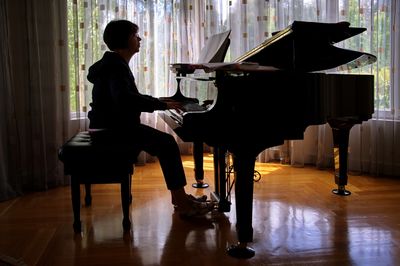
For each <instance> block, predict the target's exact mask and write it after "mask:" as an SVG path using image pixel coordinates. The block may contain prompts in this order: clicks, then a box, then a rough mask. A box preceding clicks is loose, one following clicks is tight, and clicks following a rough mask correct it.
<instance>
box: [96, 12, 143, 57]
mask: <svg viewBox="0 0 400 266" xmlns="http://www.w3.org/2000/svg"><path fill="white" fill-rule="evenodd" d="M138 29H139V27H138V25H136V24H135V23H132V22H131V21H129V20H124V19H120V20H112V21H110V22H109V23H108V24H107V26H106V28H105V29H104V33H103V40H104V42H105V43H106V45H107V47H108V49H110V50H111V51H114V50H115V49H125V48H128V41H129V38H130V37H131V35H132V34H136V33H137V32H138Z"/></svg>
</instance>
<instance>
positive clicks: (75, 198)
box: [71, 176, 82, 234]
mask: <svg viewBox="0 0 400 266" xmlns="http://www.w3.org/2000/svg"><path fill="white" fill-rule="evenodd" d="M71 199H72V210H73V213H74V224H73V228H74V232H75V233H77V234H78V233H81V232H82V226H81V193H80V184H79V178H78V177H77V176H71Z"/></svg>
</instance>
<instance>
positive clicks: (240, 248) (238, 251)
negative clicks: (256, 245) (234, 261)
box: [227, 243, 256, 259]
mask: <svg viewBox="0 0 400 266" xmlns="http://www.w3.org/2000/svg"><path fill="white" fill-rule="evenodd" d="M227 252H228V255H229V256H231V257H234V258H238V259H250V258H252V257H254V255H255V254H256V252H255V251H254V249H252V248H251V247H248V246H247V245H241V244H240V243H239V244H237V245H232V246H230V247H228V248H227Z"/></svg>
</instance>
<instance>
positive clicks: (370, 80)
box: [162, 21, 376, 258]
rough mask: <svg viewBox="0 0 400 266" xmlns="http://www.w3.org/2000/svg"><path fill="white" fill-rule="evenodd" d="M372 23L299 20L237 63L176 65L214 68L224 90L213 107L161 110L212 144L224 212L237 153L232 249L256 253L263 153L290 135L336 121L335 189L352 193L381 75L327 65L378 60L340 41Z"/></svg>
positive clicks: (189, 136)
mask: <svg viewBox="0 0 400 266" xmlns="http://www.w3.org/2000/svg"><path fill="white" fill-rule="evenodd" d="M365 30H366V29H364V28H357V27H350V24H349V23H348V22H338V23H317V22H304V21H294V22H293V23H292V24H291V25H290V26H288V27H287V28H285V29H284V30H281V31H278V32H276V33H274V34H273V35H272V37H270V38H268V39H266V40H265V41H264V42H263V43H261V44H260V45H259V46H257V47H255V48H254V49H252V50H250V51H248V52H247V53H245V54H244V55H242V56H241V57H239V58H238V59H237V60H235V61H234V62H230V63H227V64H214V65H213V64H174V65H173V66H172V70H173V71H174V72H175V73H177V78H178V77H179V78H180V79H181V78H182V77H186V76H187V75H190V74H192V73H193V72H194V71H197V69H201V70H204V71H206V72H210V71H212V72H213V73H215V77H214V80H213V82H214V83H215V86H216V88H217V97H216V99H214V101H213V102H212V103H211V104H210V105H208V107H207V108H200V107H199V108H198V109H196V110H195V111H193V110H194V109H190V110H184V112H175V111H174V110H168V111H165V112H163V114H162V117H163V118H164V120H165V122H166V123H167V124H168V125H169V126H171V127H172V128H173V129H174V131H175V132H176V134H177V135H178V136H179V137H180V138H181V139H182V140H183V141H190V142H197V143H198V142H205V143H206V144H207V145H209V146H211V147H213V150H214V166H215V169H214V171H215V192H214V193H213V195H212V197H213V198H214V199H215V200H216V201H217V202H218V209H219V210H220V211H229V208H230V207H229V205H230V203H229V202H227V197H226V193H227V192H226V191H227V186H229V185H227V182H226V169H227V165H226V160H225V158H226V156H227V154H228V153H229V154H230V155H231V156H232V158H233V169H234V181H235V189H234V193H235V205H236V217H237V218H236V219H237V220H236V231H237V238H238V243H237V244H234V245H232V246H230V247H229V248H228V249H227V252H228V254H229V255H231V256H233V257H239V258H250V257H252V256H254V255H255V251H254V249H253V248H251V247H250V246H249V245H248V244H249V243H250V242H252V241H253V228H252V214H253V213H252V204H253V175H254V171H255V169H254V166H255V160H256V157H257V156H258V155H259V153H260V152H262V151H263V150H265V149H267V148H270V147H273V146H277V145H281V144H283V142H284V141H285V140H293V139H302V138H303V135H304V131H305V129H306V128H307V127H308V126H310V125H321V124H326V123H328V124H329V125H330V127H331V128H332V132H333V141H334V145H333V147H334V149H333V153H334V165H335V174H334V180H335V183H336V185H337V188H335V189H333V190H332V192H333V193H335V194H337V195H342V196H347V195H350V194H351V192H350V191H348V190H347V189H346V185H347V179H348V177H347V153H348V140H349V133H350V129H351V128H352V127H353V126H354V125H355V124H360V123H362V122H363V121H367V120H368V119H370V118H371V116H372V113H373V112H374V89H373V88H374V77H373V75H364V74H359V75H356V74H344V73H340V72H338V71H336V72H333V71H327V70H332V69H338V67H340V68H342V69H353V68H360V67H363V66H366V65H369V64H372V63H374V62H375V61H376V57H375V56H374V55H371V54H368V53H363V52H358V51H352V50H347V49H342V48H339V47H337V46H335V44H336V43H338V42H341V41H343V40H345V39H348V38H350V37H353V36H355V35H358V34H360V33H362V32H363V31H365ZM178 89H179V88H178ZM198 105H199V106H200V105H201V104H198ZM260 128H266V129H267V130H260Z"/></svg>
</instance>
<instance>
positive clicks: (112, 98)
mask: <svg viewBox="0 0 400 266" xmlns="http://www.w3.org/2000/svg"><path fill="white" fill-rule="evenodd" d="M87 79H88V80H89V81H90V82H91V83H93V85H94V86H93V91H92V103H91V104H90V106H91V110H90V111H89V114H88V117H89V120H90V124H89V128H93V129H94V128H106V129H127V128H132V127H134V126H136V125H138V124H140V114H141V112H149V113H151V112H154V111H155V110H165V109H166V107H167V105H166V103H163V102H161V101H160V100H158V99H157V98H154V97H152V96H150V95H144V94H141V93H140V92H139V91H138V89H137V87H136V84H135V78H134V76H133V74H132V72H131V70H130V68H129V65H128V64H127V63H126V62H125V60H124V59H123V58H122V57H121V56H120V55H118V54H116V53H114V52H105V53H104V55H103V58H101V59H100V60H99V61H97V62H96V63H94V64H93V65H92V66H91V67H90V68H89V74H88V76H87Z"/></svg>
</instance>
